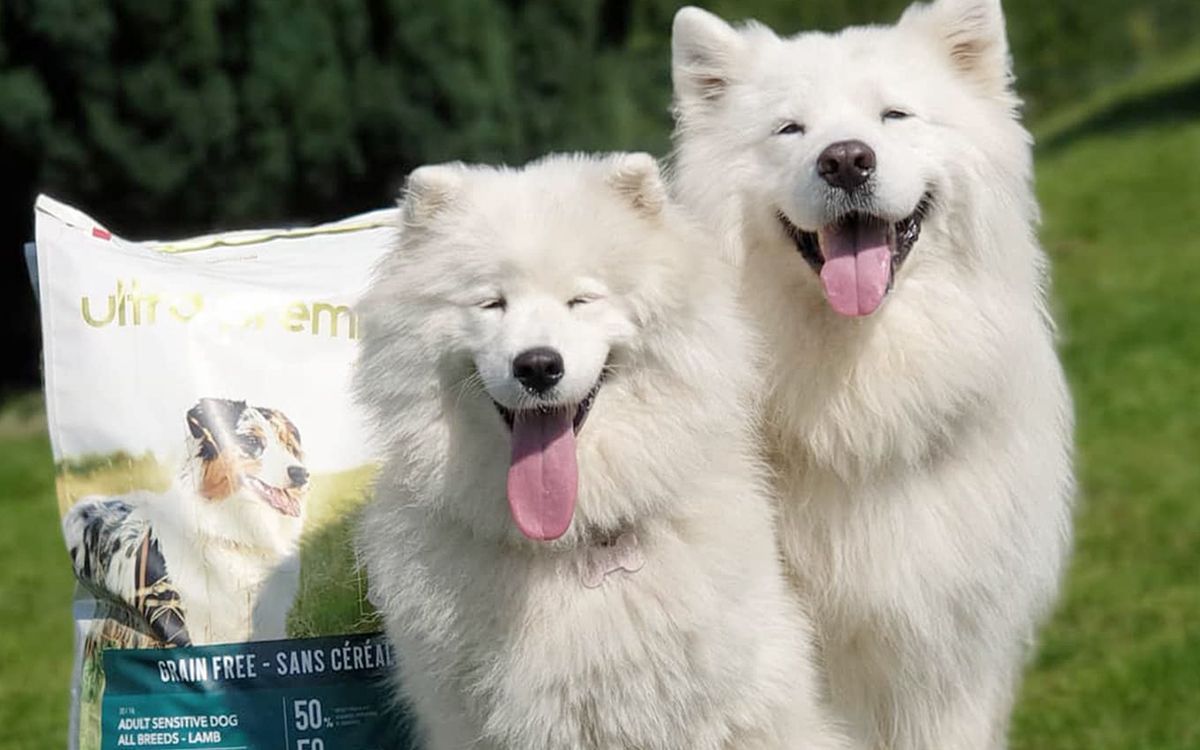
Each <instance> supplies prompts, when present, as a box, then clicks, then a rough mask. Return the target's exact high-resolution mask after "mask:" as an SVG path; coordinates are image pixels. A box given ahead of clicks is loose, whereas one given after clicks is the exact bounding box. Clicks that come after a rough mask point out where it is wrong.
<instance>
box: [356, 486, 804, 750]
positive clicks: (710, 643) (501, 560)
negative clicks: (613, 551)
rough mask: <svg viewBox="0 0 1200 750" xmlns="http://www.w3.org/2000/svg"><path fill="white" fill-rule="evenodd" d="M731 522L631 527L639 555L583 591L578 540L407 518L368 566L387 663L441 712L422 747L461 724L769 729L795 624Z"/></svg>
mask: <svg viewBox="0 0 1200 750" xmlns="http://www.w3.org/2000/svg"><path fill="white" fill-rule="evenodd" d="M747 515H755V511H753V510H750V511H749V512H748V513H747ZM762 520H765V518H762V519H760V521H758V522H755V523H752V524H750V525H751V526H761V525H762V524H761V521H762ZM745 525H746V524H737V523H735V524H728V525H727V528H724V529H720V528H719V526H720V524H711V525H708V524H706V526H705V528H703V529H700V530H699V531H700V534H701V535H702V536H704V537H708V539H707V540H706V544H705V545H704V546H701V545H699V544H696V543H695V542H696V541H697V540H695V539H684V538H681V536H680V535H679V534H677V533H674V532H666V531H664V530H663V529H662V528H660V529H658V530H655V531H649V532H647V531H645V530H640V531H639V532H638V537H639V547H640V549H639V552H640V555H639V557H640V559H639V562H640V563H642V565H641V567H640V568H639V569H638V570H636V571H635V572H629V571H628V570H624V569H619V570H618V569H614V570H611V571H610V572H609V573H608V574H607V575H605V576H604V577H603V581H602V582H601V583H600V585H599V586H596V587H594V588H593V587H592V586H591V583H592V582H593V581H591V580H589V574H588V568H589V565H588V560H587V559H586V558H587V557H588V556H589V553H588V552H587V551H585V550H575V551H569V552H564V553H562V554H555V555H549V554H546V553H544V552H541V551H539V552H537V553H531V552H529V551H528V550H521V551H507V550H506V551H498V550H497V549H495V548H492V547H485V546H483V545H480V544H478V543H476V544H472V543H471V542H470V540H469V539H468V538H465V535H463V534H462V533H461V532H457V531H453V530H451V529H448V528H447V527H444V526H443V527H441V528H434V529H431V528H428V527H426V526H425V525H424V524H415V526H417V528H411V529H409V530H408V531H407V532H406V533H408V534H409V535H410V536H409V538H412V535H416V536H417V537H418V539H419V541H416V542H415V543H412V542H410V543H409V544H406V545H405V549H404V550H403V551H401V550H397V551H396V553H397V556H396V557H395V558H393V559H391V560H389V561H387V562H386V563H385V564H384V565H383V566H382V568H381V567H380V566H379V562H381V561H378V560H377V561H376V565H375V566H374V567H373V569H372V571H371V572H372V575H371V579H372V581H373V584H372V585H373V586H374V587H376V590H375V597H376V599H377V600H378V604H379V605H380V608H381V610H382V611H383V612H385V613H386V615H387V621H388V631H389V634H390V635H391V636H392V637H393V638H394V639H395V640H396V641H397V642H398V645H399V649H398V651H399V653H400V654H401V659H402V660H403V661H404V662H405V664H402V672H405V673H406V676H407V677H408V678H409V679H420V678H419V676H420V675H435V677H433V678H432V679H433V680H435V681H436V682H438V683H440V686H439V689H438V690H433V691H431V690H429V689H427V688H428V686H426V685H421V686H415V688H416V689H413V687H414V686H411V685H410V690H409V697H410V699H411V700H414V701H417V702H418V703H419V704H420V705H419V708H422V709H424V710H422V711H421V713H422V714H423V715H425V716H451V717H454V718H453V720H452V721H451V722H449V723H450V724H452V725H454V728H447V727H442V728H441V729H439V727H437V726H433V727H429V728H428V730H429V731H430V732H431V736H432V744H431V746H432V747H439V748H440V747H448V746H457V745H453V744H452V743H448V744H447V743H445V738H446V736H447V733H448V732H451V733H452V732H463V733H464V734H463V735H462V736H463V737H466V736H467V735H470V736H471V737H474V738H483V742H482V743H481V744H480V745H479V746H480V747H489V748H491V747H497V748H589V749H593V750H601V749H607V748H612V749H613V750H616V749H617V748H630V747H637V748H645V749H647V750H650V749H652V748H662V749H663V750H666V749H667V748H680V747H688V748H696V749H697V750H703V749H705V748H713V749H714V750H715V749H716V748H722V747H725V746H726V744H725V743H726V742H727V741H728V740H729V739H730V738H731V737H748V736H749V733H752V732H762V733H763V734H764V735H770V734H773V733H778V732H781V731H782V728H781V727H780V725H779V722H780V717H781V715H783V712H781V711H780V708H781V707H782V706H785V705H789V704H790V703H791V702H792V701H791V699H790V698H789V697H788V696H790V695H792V694H799V693H800V692H801V690H802V687H803V686H804V685H805V684H806V683H805V680H807V679H809V678H808V676H807V670H808V667H807V663H806V661H805V658H804V654H805V650H806V649H805V644H804V637H805V632H806V629H805V628H804V625H803V620H802V619H801V618H800V617H799V615H798V613H797V612H795V611H794V610H793V609H792V605H790V604H789V603H788V601H787V600H788V598H789V596H788V594H787V592H786V591H785V590H784V587H783V586H782V585H781V584H782V579H781V578H780V577H779V576H778V572H777V571H778V568H777V567H776V566H777V563H776V562H775V560H774V559H773V558H774V553H773V550H771V549H770V547H769V545H762V544H761V543H759V541H757V540H761V539H762V538H764V537H763V536H761V535H760V534H753V535H750V534H747V531H748V529H745V528H739V526H745ZM764 530H765V529H764ZM429 532H433V534H432V536H430V535H429ZM741 535H745V536H741ZM739 537H740V538H739ZM746 539H754V540H756V541H755V542H754V544H753V545H747V544H746V542H745V541H743V540H746ZM714 540H715V541H717V542H718V543H717V544H713V541H714ZM752 547H757V548H758V549H752ZM401 556H402V557H403V558H407V559H401ZM602 556H603V555H602ZM418 561H419V563H418ZM606 567H607V566H606ZM381 582H382V583H381ZM767 633H774V635H773V636H772V637H771V638H767V637H765V636H766V635H767ZM405 665H408V668H407V669H405ZM437 694H440V697H437V698H435V697H433V696H434V695H437ZM788 713H796V714H799V713H801V711H795V712H791V711H788ZM809 720H810V721H811V720H812V719H811V717H809ZM811 731H812V732H813V733H814V735H815V734H816V733H817V732H818V731H819V726H818V725H816V723H815V721H814V725H813V727H812V729H811ZM747 741H749V740H747ZM739 746H740V745H739Z"/></svg>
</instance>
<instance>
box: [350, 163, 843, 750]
mask: <svg viewBox="0 0 1200 750" xmlns="http://www.w3.org/2000/svg"><path fill="white" fill-rule="evenodd" d="M403 220H404V227H403V231H402V233H401V237H400V240H399V245H398V247H397V248H396V249H395V251H394V252H393V253H392V254H391V255H390V256H389V257H387V258H386V259H385V260H384V262H383V263H382V265H381V266H380V268H379V270H378V273H377V277H376V279H375V282H374V286H373V288H372V289H371V290H370V292H369V293H368V294H367V296H366V298H365V300H364V301H363V303H362V305H361V306H360V310H361V312H362V314H363V316H364V317H363V320H364V330H365V332H366V333H365V336H364V339H363V342H362V353H361V360H360V362H359V368H358V372H357V389H358V393H359V396H360V398H361V401H362V402H363V403H364V404H365V406H366V407H367V408H368V409H369V410H370V412H371V413H372V414H373V417H374V422H375V425H376V427H377V429H378V433H379V435H380V436H381V438H382V439H383V440H384V441H385V442H386V445H387V448H386V465H385V467H384V468H383V470H382V473H381V475H380V478H379V481H378V485H377V489H376V497H375V500H374V502H373V503H372V505H371V506H370V507H369V509H368V511H367V512H366V515H365V518H364V522H363V526H362V529H361V535H360V540H361V547H362V554H363V558H364V559H365V561H366V564H367V568H368V572H369V575H370V580H371V587H372V599H373V600H374V601H375V603H376V604H377V606H378V607H379V609H380V610H381V612H382V614H383V617H384V619H385V623H386V628H387V632H388V635H389V636H390V637H391V638H392V639H393V640H394V641H395V643H396V645H397V647H398V653H399V658H400V664H401V668H400V674H399V681H400V683H401V686H402V689H403V693H404V695H405V696H406V698H407V700H408V702H409V703H410V704H411V707H412V709H413V710H414V712H415V714H416V718H417V721H418V725H419V730H420V734H421V735H422V736H423V739H424V742H425V743H426V744H425V747H427V748H430V750H447V749H448V748H505V749H511V750H538V749H541V748H546V749H551V748H553V749H561V750H568V749H571V750H577V749H579V748H587V749H594V750H599V749H607V748H611V749H612V750H617V749H618V748H621V749H626V748H640V749H641V750H656V749H657V750H718V749H728V750H733V749H735V748H736V749H737V750H750V749H753V748H780V749H782V748H805V749H806V750H822V749H824V748H832V747H841V742H840V741H839V740H838V739H837V738H836V737H835V736H834V735H832V734H831V732H830V730H829V727H828V726H827V724H826V722H825V721H824V719H823V718H822V715H821V713H820V712H819V710H818V707H817V705H816V701H815V698H814V696H815V694H816V691H817V690H816V683H815V678H814V675H813V670H812V669H811V667H810V665H809V661H808V643H807V639H808V638H809V626H808V624H807V622H806V621H805V619H804V618H803V616H802V615H801V613H800V611H799V610H798V609H797V608H796V605H795V604H794V603H793V601H794V598H793V597H792V596H791V594H790V593H789V591H788V589H787V585H786V583H785V579H784V575H783V572H782V566H781V562H780V560H779V556H778V553H777V550H776V547H775V542H774V540H773V539H774V538H773V533H774V532H773V528H772V515H771V510H770V503H769V501H768V496H767V495H766V493H765V492H764V488H763V481H762V480H763V472H762V470H761V468H760V466H759V464H758V462H757V459H756V458H755V454H756V453H757V445H756V441H755V439H754V435H753V432H752V429H751V416H752V414H753V409H754V404H753V400H752V399H753V396H754V395H755V390H756V382H755V377H754V375H755V369H754V368H753V367H751V366H750V364H751V362H752V359H751V346H750V343H751V342H750V337H749V336H748V334H747V329H746V326H745V325H744V324H743V321H742V320H741V319H740V317H739V315H738V312H737V310H736V307H735V301H734V299H735V293H734V289H733V288H732V287H733V284H732V278H731V277H730V274H728V273H727V272H726V271H724V270H723V269H722V268H720V267H719V263H718V262H717V261H715V255H716V253H715V252H710V253H705V252H703V251H700V250H699V249H698V248H701V247H702V246H703V245H704V243H705V239H704V237H703V236H701V235H698V234H696V233H695V232H694V231H693V230H692V229H691V228H690V227H689V225H688V224H687V222H685V221H684V220H683V219H682V218H681V217H680V215H679V214H678V212H677V210H676V209H675V207H674V206H672V205H671V204H670V203H669V202H668V201H667V198H666V194H665V190H664V186H663V184H662V182H661V179H660V177H659V172H658V168H657V165H656V164H655V162H654V160H653V159H652V158H651V157H649V156H647V155H644V154H642V155H622V156H613V157H610V158H603V159H600V158H597V159H589V158H582V157H558V158H549V159H546V160H544V161H541V162H538V163H535V164H533V165H531V166H529V167H527V168H525V169H523V170H520V171H513V170H502V169H490V168H478V167H470V168H468V167H464V166H462V165H447V166H437V167H425V168H422V169H419V170H417V171H416V172H414V173H413V175H412V176H411V177H410V179H409V183H408V189H407V194H406V198H405V202H404V206H403Z"/></svg>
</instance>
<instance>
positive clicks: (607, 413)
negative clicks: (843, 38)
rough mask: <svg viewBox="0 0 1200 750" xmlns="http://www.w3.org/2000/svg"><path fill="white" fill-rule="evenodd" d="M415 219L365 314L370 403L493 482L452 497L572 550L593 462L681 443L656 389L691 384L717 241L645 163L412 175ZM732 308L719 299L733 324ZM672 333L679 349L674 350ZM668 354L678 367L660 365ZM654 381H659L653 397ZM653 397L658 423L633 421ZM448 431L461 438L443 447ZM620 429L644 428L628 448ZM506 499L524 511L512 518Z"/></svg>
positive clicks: (411, 452)
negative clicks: (681, 209)
mask: <svg viewBox="0 0 1200 750" xmlns="http://www.w3.org/2000/svg"><path fill="white" fill-rule="evenodd" d="M403 217H404V222H405V224H404V229H403V232H402V235H401V239H400V243H399V246H398V248H397V250H396V251H395V252H394V253H393V255H392V256H390V257H389V258H388V259H387V260H386V261H385V263H384V264H383V266H381V269H380V272H379V274H378V276H377V279H376V283H375V285H374V287H373V289H372V291H371V292H370V293H369V294H368V296H367V298H366V299H365V300H364V303H363V306H362V310H363V311H364V314H365V315H366V318H365V321H366V323H367V325H366V326H365V331H366V338H365V340H364V342H363V349H362V352H363V353H362V358H361V362H360V368H359V372H358V387H359V393H360V396H361V397H362V398H363V400H364V401H365V402H366V404H367V406H368V407H369V408H371V409H372V410H373V411H374V412H375V414H376V418H377V422H378V423H379V425H380V428H381V429H382V430H383V431H384V432H385V434H386V435H387V436H388V437H389V438H392V439H395V445H396V449H395V451H393V452H394V453H396V454H400V455H402V456H403V457H404V460H408V461H416V460H418V459H419V458H421V456H423V455H425V453H424V452H423V451H422V450H421V448H420V446H422V445H430V448H429V451H428V454H429V456H430V458H431V459H433V458H434V457H436V456H440V455H443V454H446V453H449V454H450V457H451V459H452V460H453V461H454V462H456V463H457V462H462V463H464V464H468V465H467V466H465V467H464V468H462V469H458V470H454V471H453V472H450V471H447V473H448V474H453V477H452V478H451V479H449V480H448V483H450V484H455V485H462V484H466V483H468V482H470V481H477V482H478V483H479V485H478V486H474V487H471V488H465V487H457V486H456V487H455V488H453V489H451V490H449V491H447V493H446V494H448V495H452V496H453V495H461V496H466V497H470V498H471V500H470V502H471V503H472V504H473V506H484V505H486V507H484V508H482V509H481V510H478V511H477V512H478V514H479V515H480V516H485V517H486V518H485V520H484V521H482V522H481V523H483V522H485V523H487V524H490V526H489V529H488V530H489V531H491V530H493V529H494V528H495V527H496V526H497V522H498V521H499V520H503V521H504V523H505V524H506V527H507V528H512V526H513V523H514V522H515V526H516V528H517V529H519V530H520V532H521V533H523V534H524V535H525V536H526V537H528V538H531V539H537V540H549V539H555V538H557V537H559V536H561V535H563V534H564V533H565V532H566V531H567V529H568V527H569V526H570V525H571V522H572V519H573V518H574V517H575V511H576V495H577V491H578V492H582V493H583V495H584V496H586V493H587V490H586V488H584V489H580V488H581V487H582V485H584V484H587V472H588V467H587V466H585V465H584V463H585V456H587V455H591V454H590V451H593V450H597V451H600V450H601V449H600V448H599V447H598V446H600V445H605V446H608V447H607V450H609V451H610V452H609V454H608V456H607V457H606V458H604V459H598V462H599V461H607V462H611V463H613V464H620V463H621V460H620V459H619V456H620V455H621V452H622V451H624V450H627V449H632V448H633V447H634V446H635V445H636V444H638V443H639V441H640V440H642V439H647V440H650V439H652V438H650V435H653V434H654V433H655V431H656V429H657V430H659V431H661V430H663V429H667V428H668V427H670V428H672V429H678V427H677V425H678V423H677V422H675V421H674V417H673V416H672V415H671V413H670V410H671V408H672V407H671V406H669V405H667V404H665V403H664V404H661V405H660V404H659V403H658V402H657V401H656V398H657V395H656V391H657V389H659V388H665V387H667V385H668V384H669V383H671V382H673V381H672V379H673V378H674V379H678V378H679V377H680V376H679V375H675V374H672V373H671V372H670V371H669V370H670V367H671V366H673V365H674V362H669V360H671V358H672V357H673V356H679V357H685V356H689V355H690V354H691V353H690V352H682V351H680V352H678V354H675V350H679V349H682V348H683V347H684V344H682V343H679V341H681V340H684V339H679V338H678V337H680V336H683V335H685V334H681V333H679V331H678V329H679V328H681V327H686V326H688V325H692V324H693V323H694V317H695V312H694V310H693V309H692V308H693V307H694V306H695V307H698V306H699V305H701V304H703V302H702V299H703V295H702V294H701V295H697V294H696V292H697V290H698V289H699V288H700V287H701V286H703V285H704V284H717V283H719V282H718V281H717V279H720V281H721V282H724V281H725V280H724V279H723V278H721V277H719V276H718V275H717V274H715V273H714V272H713V270H712V268H711V267H710V264H709V263H707V262H705V260H704V259H703V258H702V257H701V258H699V259H698V258H697V256H702V255H703V253H697V252H695V247H696V246H697V245H698V244H699V243H700V242H702V241H703V238H700V237H698V236H696V235H695V234H694V233H693V230H692V229H691V228H690V224H688V223H687V222H686V221H685V220H684V219H683V217H682V216H680V215H679V214H678V212H677V210H676V209H675V207H674V206H672V205H670V204H669V202H668V201H667V195H666V190H665V186H664V184H663V181H662V179H661V177H660V175H659V171H658V167H657V164H656V163H655V161H654V159H653V158H652V157H650V156H648V155H646V154H624V155H614V156H611V157H607V158H593V159H588V158H582V157H551V158H548V159H545V160H543V161H541V162H536V163H534V164H532V165H529V166H527V167H525V168H523V169H521V170H510V169H493V168H485V167H466V166H463V165H442V166H433V167H423V168H421V169H419V170H417V171H416V172H414V173H413V174H412V175H411V176H410V177H409V180H408V185H407V189H406V192H405V197H404V210H403ZM729 296H730V295H729V294H727V295H726V298H721V297H712V296H709V297H708V298H707V299H708V303H709V304H711V305H713V306H714V308H719V309H721V310H725V309H726V308H722V307H721V306H722V305H724V304H728V303H730V302H729V299H727V298H728V297H729ZM735 327H736V324H735ZM737 330H739V331H740V330H741V329H740V328H738V329H737ZM668 331H675V335H676V337H677V340H676V342H675V343H674V344H672V345H671V346H670V347H668V346H667V345H665V344H661V343H658V340H657V339H658V337H665V336H667V335H668V333H667V332H668ZM712 338H713V339H714V340H715V339H716V338H719V336H718V335H716V334H713V335H712ZM709 343H713V345H714V346H715V345H717V344H715V341H714V342H705V344H703V345H695V350H696V353H695V354H694V356H697V357H700V356H704V355H702V354H700V353H699V352H701V351H703V350H705V347H706V346H707V345H708V344H709ZM738 346H740V345H734V349H737V348H738ZM664 351H665V353H664ZM653 356H657V357H660V358H661V359H662V360H668V362H663V361H659V362H654V363H653V365H650V364H648V362H647V361H648V360H649V359H650V358H651V357H653ZM654 368H657V369H658V371H659V372H658V376H659V378H660V382H658V383H649V382H648V379H649V378H650V377H651V375H650V373H651V372H652V371H653V369H654ZM715 369H716V368H715V367H714V368H713V370H715ZM689 372H690V371H689ZM711 376H712V377H718V378H719V375H715V374H714V375H711ZM688 377H691V375H690V374H689V375H688ZM420 388H427V389H428V390H425V391H421V390H419V389H420ZM638 388H641V389H642V390H641V391H640V399H641V400H640V402H639V403H638V404H637V405H636V406H637V407H640V408H641V409H642V410H643V413H641V414H638V415H633V414H630V413H629V412H622V410H623V409H627V408H628V409H632V408H634V407H633V404H634V401H633V399H632V398H631V397H630V395H629V394H630V392H631V391H632V390H635V389H638ZM712 408H713V409H714V411H716V412H719V411H720V409H719V408H718V407H715V406H714V407H712ZM657 409H661V414H655V413H654V412H655V410H657ZM622 414H624V416H622ZM654 417H661V424H659V425H657V427H654V428H647V430H646V432H645V434H642V435H639V434H638V433H637V431H636V430H637V428H636V427H635V426H634V425H637V424H639V423H640V422H641V421H650V420H651V419H652V418H654ZM441 427H444V428H445V429H446V430H448V431H449V434H448V436H447V440H448V442H446V443H442V444H440V445H439V446H437V447H433V445H432V444H431V441H432V440H433V439H434V436H435V435H437V433H438V429H439V428H441ZM693 429H702V426H701V425H695V426H693ZM615 430H629V431H630V433H629V434H628V435H625V436H624V437H623V438H621V439H620V440H621V441H623V443H624V444H623V445H622V444H621V443H620V441H618V439H617V438H616V437H615V436H614V431H615ZM672 440H674V441H675V442H678V439H675V438H673V439H672ZM672 440H667V441H666V444H668V445H669V444H670V443H671V442H672ZM626 446H627V447H626ZM654 449H655V450H666V448H665V446H659V445H656V446H654ZM680 450H681V451H682V446H681V447H680ZM641 460H642V459H641V457H631V458H630V460H629V462H628V463H629V466H628V467H626V466H618V467H616V469H615V470H614V471H613V472H611V473H610V478H611V477H613V476H616V474H617V473H619V472H621V471H625V470H632V469H633V466H634V464H635V463H640V462H641ZM431 470H432V469H431ZM673 470H674V467H668V468H665V469H664V471H666V472H671V471H673ZM417 471H423V470H420V469H411V470H410V472H409V473H416V472H417ZM439 471H446V470H445V469H444V468H442V469H439ZM581 476H582V477H583V481H580V477H581ZM610 481H611V479H610ZM597 486H598V484H597ZM497 490H499V494H500V496H501V498H503V497H505V496H506V497H507V500H508V507H509V511H510V513H503V516H502V517H498V516H496V514H495V504H494V499H493V498H494V497H495V495H496V494H498V493H497ZM612 494H616V493H613V492H612V491H611V488H609V495H612ZM630 494H639V493H633V492H631V493H630ZM640 494H641V495H642V496H650V495H652V494H653V493H652V491H650V490H649V489H646V490H643V491H642V492H641V493H640ZM638 499H639V498H638V497H629V498H623V500H627V501H629V502H634V501H636V500H638ZM583 505H584V503H583V502H581V503H580V508H581V511H580V512H591V513H594V514H597V515H603V514H605V513H606V512H611V513H613V514H618V513H619V512H620V511H618V510H616V509H615V505H614V504H612V503H607V504H606V505H605V506H604V507H603V508H602V507H600V506H599V505H594V506H590V508H588V509H587V511H584V510H583ZM499 507H500V509H501V512H503V509H504V506H503V505H502V504H501V505H500V506H499ZM458 510H459V511H460V512H463V509H462V508H459V509H458ZM470 512H474V511H470ZM509 516H511V518H510V517H509ZM596 517H597V516H596V515H593V516H592V518H593V519H595V518H596ZM478 520H479V519H473V522H474V521H478Z"/></svg>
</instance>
